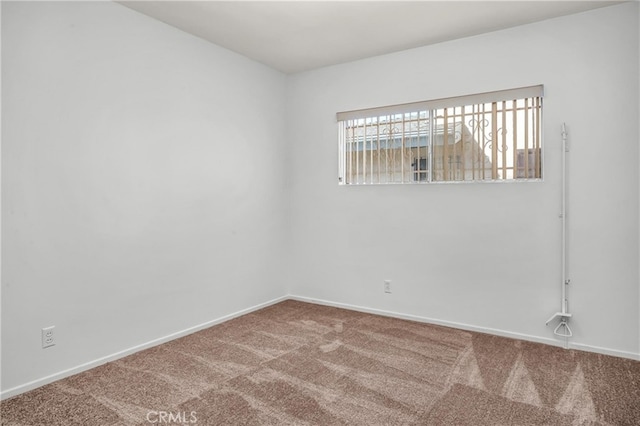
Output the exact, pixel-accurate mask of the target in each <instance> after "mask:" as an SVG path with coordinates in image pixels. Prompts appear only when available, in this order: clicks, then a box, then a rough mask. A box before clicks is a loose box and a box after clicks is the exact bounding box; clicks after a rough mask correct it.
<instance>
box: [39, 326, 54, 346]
mask: <svg viewBox="0 0 640 426" xmlns="http://www.w3.org/2000/svg"><path fill="white" fill-rule="evenodd" d="M54 328H55V326H54V325H52V326H51V327H45V328H43V329H42V349H44V348H48V347H49V346H53V345H55V344H56V339H55V333H54V332H53V329H54Z"/></svg>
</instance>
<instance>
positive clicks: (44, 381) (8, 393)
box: [0, 296, 288, 400]
mask: <svg viewBox="0 0 640 426" xmlns="http://www.w3.org/2000/svg"><path fill="white" fill-rule="evenodd" d="M287 299H288V297H287V296H282V297H278V298H276V299H273V300H269V301H268V302H264V303H260V304H258V305H255V306H252V307H250V308H247V309H242V310H240V311H238V312H234V313H232V314H229V315H225V316H223V317H220V318H216V319H214V320H211V321H207V322H205V323H202V324H199V325H196V326H194V327H189V328H187V329H185V330H181V331H178V332H175V333H171V334H169V335H167V336H164V337H160V338H158V339H154V340H151V341H149V342H146V343H143V344H140V345H136V346H133V347H131V348H128V349H125V350H122V351H119V352H116V353H114V354H111V355H107V356H104V357H102V358H98V359H95V360H93V361H89V362H86V363H84V364H81V365H78V366H76V367H72V368H69V369H67V370H64V371H60V372H58V373H55V374H52V375H50V376H46V377H43V378H41V379H38V380H34V381H32V382H29V383H25V384H23V385H20V386H16V387H14V388H11V389H7V390H5V391H2V392H0V400H4V399H7V398H11V397H12V396H16V395H19V394H21V393H24V392H28V391H30V390H33V389H36V388H39V387H40V386H44V385H48V384H49V383H53V382H55V381H58V380H60V379H64V378H65V377H69V376H73V375H74V374H78V373H82V372H83V371H87V370H90V369H92V368H95V367H98V366H100V365H102V364H106V363H107V362H111V361H115V360H117V359H120V358H124V357H125V356H127V355H131V354H133V353H136V352H139V351H142V350H144V349H148V348H151V347H153V346H158V345H161V344H162V343H166V342H169V341H171V340H174V339H178V338H180V337H183V336H187V335H189V334H192V333H195V332H197V331H200V330H203V329H205V328H209V327H211V326H214V325H217V324H221V323H223V322H226V321H229V320H232V319H234V318H237V317H240V316H242V315H246V314H248V313H251V312H254V311H257V310H259V309H262V308H266V307H267V306H271V305H275V304H276V303H279V302H282V301H285V300H287Z"/></svg>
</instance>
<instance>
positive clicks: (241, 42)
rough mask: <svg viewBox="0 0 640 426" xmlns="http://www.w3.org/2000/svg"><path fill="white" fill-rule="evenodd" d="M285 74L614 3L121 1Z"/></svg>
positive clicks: (576, 0)
mask: <svg viewBox="0 0 640 426" xmlns="http://www.w3.org/2000/svg"><path fill="white" fill-rule="evenodd" d="M119 3H121V4H123V5H125V6H127V7H129V8H131V9H134V10H137V11H139V12H141V13H144V14H145V15H148V16H151V17H153V18H156V19H158V20H160V21H162V22H165V23H167V24H169V25H172V26H174V27H176V28H179V29H181V30H183V31H186V32H188V33H191V34H193V35H196V36H198V37H201V38H203V39H205V40H209V41H211V42H212V43H215V44H217V45H219V46H223V47H225V48H227V49H230V50H233V51H235V52H237V53H240V54H242V55H244V56H247V57H249V58H251V59H254V60H256V61H258V62H261V63H263V64H265V65H268V66H270V67H272V68H275V69H277V70H280V71H282V72H284V73H288V74H290V73H295V72H299V71H305V70H309V69H314V68H320V67H324V66H327V65H334V64H339V63H344V62H349V61H353V60H357V59H363V58H368V57H372V56H377V55H382V54H386V53H391V52H396V51H400V50H405V49H410V48H414V47H419V46H425V45H428V44H433V43H439V42H442V41H446V40H453V39H457V38H462V37H468V36H472V35H476V34H481V33H485V32H489V31H495V30H500V29H504V28H509V27H514V26H517V25H522V24H527V23H531V22H536V21H541V20H545V19H549V18H554V17H557V16H563V15H568V14H572V13H578V12H582V11H585V10H589V9H596V8H599V7H604V6H610V5H613V4H617V3H620V2H619V1H578V0H573V1H481V0H476V1H153V0H148V1H119Z"/></svg>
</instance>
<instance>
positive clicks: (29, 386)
mask: <svg viewBox="0 0 640 426" xmlns="http://www.w3.org/2000/svg"><path fill="white" fill-rule="evenodd" d="M285 300H297V301H299V302H306V303H313V304H316V305H324V306H332V307H334V308H342V309H348V310H351V311H357V312H364V313H368V314H374V315H382V316H386V317H392V318H399V319H406V320H410V321H416V322H422V323H426V324H435V325H441V326H445V327H451V328H456V329H460V330H467V331H474V332H478V333H486V334H492V335H496V336H502V337H508V338H512V339H520V340H526V341H530V342H536V343H543V344H546V345H551V346H560V347H563V346H565V345H564V342H562V341H558V340H554V339H550V338H546V337H540V336H534V335H529V334H522V333H514V332H509V331H505V330H500V329H494V328H488V327H478V326H474V325H470V324H464V323H459V322H454V321H443V320H438V319H435V318H428V317H422V316H418V315H411V314H403V313H400V312H394V311H386V310H383V309H375V308H368V307H365V306H358V305H351V304H348V303H340V302H334V301H329V300H323V299H316V298H311V297H304V296H296V295H287V296H281V297H278V298H275V299H272V300H269V301H267V302H264V303H260V304H258V305H255V306H251V307H249V308H246V309H242V310H240V311H237V312H234V313H232V314H229V315H225V316H222V317H219V318H216V319H213V320H211V321H207V322H205V323H202V324H199V325H196V326H194V327H189V328H187V329H185V330H182V331H178V332H175V333H172V334H169V335H167V336H164V337H160V338H158V339H154V340H151V341H149V342H146V343H143V344H140V345H136V346H133V347H131V348H128V349H125V350H122V351H119V352H116V353H114V354H111V355H107V356H104V357H102V358H98V359H96V360H93V361H89V362H87V363H84V364H81V365H78V366H76V367H72V368H69V369H67V370H64V371H60V372H58V373H55V374H52V375H49V376H46V377H43V378H41V379H37V380H34V381H31V382H28V383H25V384H23V385H20V386H16V387H13V388H11V389H7V390H5V391H2V392H0V400H4V399H7V398H11V397H13V396H16V395H20V394H21V393H24V392H28V391H30V390H33V389H36V388H39V387H41V386H44V385H47V384H49V383H53V382H55V381H58V380H61V379H64V378H66V377H69V376H73V375H74V374H78V373H82V372H83V371H86V370H90V369H92V368H95V367H98V366H100V365H102V364H106V363H107V362H111V361H116V360H118V359H120V358H124V357H125V356H128V355H131V354H133V353H136V352H139V351H142V350H144V349H148V348H151V347H154V346H158V345H161V344H163V343H166V342H169V341H171V340H174V339H178V338H180V337H183V336H187V335H189V334H192V333H195V332H198V331H200V330H203V329H205V328H209V327H212V326H214V325H217V324H221V323H223V322H226V321H229V320H232V319H234V318H237V317H240V316H242V315H246V314H249V313H251V312H254V311H257V310H260V309H263V308H266V307H268V306H271V305H275V304H276V303H280V302H283V301H285ZM568 348H569V349H575V350H579V351H586V352H594V353H599V354H603V355H610V356H616V357H620V358H629V359H634V360H638V361H640V353H638V354H636V353H633V352H625V351H618V350H614V349H608V348H601V347H597V346H590V345H585V344H581V343H571V342H570V343H569V345H568Z"/></svg>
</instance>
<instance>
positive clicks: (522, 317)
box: [288, 3, 640, 357]
mask: <svg viewBox="0 0 640 426" xmlns="http://www.w3.org/2000/svg"><path fill="white" fill-rule="evenodd" d="M637 8H638V4H636V3H628V4H623V5H620V6H614V7H607V8H604V9H599V10H595V11H591V12H587V13H583V14H578V15H573V16H568V17H563V18H559V19H554V20H548V21H544V22H541V23H536V24H532V25H527V26H521V27H517V28H513V29H509V30H504V31H499V32H494V33H490V34H486V35H482V36H477V37H472V38H467V39H462V40H457V41H452V42H447V43H442V44H438V45H434V46H429V47H424V48H419V49H414V50H409V51H404V52H400V53H396V54H391V55H386V56H381V57H376V58H372V59H367V60H362V61H358V62H353V63H348V64H343V65H338V66H334V67H329V68H325V69H320V70H315V71H310V72H306V73H301V74H298V75H294V76H292V77H291V78H290V79H289V80H288V101H289V104H288V116H289V121H288V122H289V128H288V134H289V143H290V147H291V154H290V155H291V162H290V163H291V170H292V173H291V180H290V186H291V200H292V212H291V215H292V226H293V230H292V235H293V246H294V247H295V250H294V251H293V253H294V255H293V256H294V257H293V261H292V262H290V264H291V265H296V269H295V271H296V272H297V274H294V275H295V278H294V279H293V281H292V283H293V285H292V290H291V291H292V294H294V295H298V296H300V297H303V298H309V299H315V300H324V301H328V302H331V303H337V304H344V305H351V306H359V307H363V308H367V309H374V310H381V311H389V312H396V313H401V314H403V315H413V316H417V317H421V318H426V319H431V320H434V321H439V322H448V323H451V324H455V325H458V326H468V327H470V328H475V329H481V330H490V331H493V332H498V333H501V334H507V335H510V336H524V337H526V338H529V339H533V340H538V341H545V342H548V343H555V344H561V343H563V341H561V340H559V339H558V338H555V337H554V335H553V333H552V330H553V327H545V321H546V320H547V319H548V317H550V316H551V315H552V314H553V313H554V312H556V311H558V310H559V308H560V285H561V268H560V265H561V262H560V254H561V250H560V241H561V240H560V235H561V233H560V229H561V228H560V220H559V218H558V214H559V211H560V210H559V209H560V194H561V192H560V189H561V173H560V171H561V161H560V160H561V150H560V146H561V136H560V129H561V124H562V123H563V122H566V124H567V129H568V133H569V143H570V146H571V152H570V153H569V154H568V155H569V164H568V169H569V173H568V180H569V197H568V209H569V210H568V227H569V229H568V232H569V242H568V244H569V258H568V262H569V275H568V276H569V278H570V279H571V282H572V284H571V287H570V310H571V312H572V313H573V314H574V319H572V321H571V324H572V328H573V331H574V334H575V337H574V338H573V339H572V340H571V342H572V344H573V345H574V347H579V348H583V349H590V350H604V351H606V352H611V353H615V354H618V355H623V356H631V357H637V356H639V354H640V341H639V338H638V336H639V329H640V321H639V312H640V306H639V294H638V293H639V276H638V254H639V253H638V231H639V229H638V190H639V185H638V183H639V182H638V178H639V176H638V154H639V152H638V139H639V137H638V136H639V131H638V119H637V118H638V112H639V109H638V71H639V69H638V12H637ZM540 83H542V84H544V85H545V99H544V113H543V114H544V126H543V131H544V143H545V147H544V157H545V164H544V170H545V172H544V176H545V180H544V182H542V183H533V182H532V183H511V184H497V183H493V184H438V185H409V186H398V185H388V186H351V187H341V186H338V184H337V154H338V153H337V142H336V140H337V124H336V119H335V114H336V112H338V111H348V110H354V109H361V108H367V107H375V106H383V105H389V104H395V103H405V102H413V101H421V100H428V99H438V98H442V97H450V96H457V95H465V94H472V93H480V92H486V91H492V90H500V89H510V88H516V87H523V86H529V85H534V84H540ZM470 236H471V238H470ZM385 279H390V280H392V293H391V294H384V293H383V280H385Z"/></svg>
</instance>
